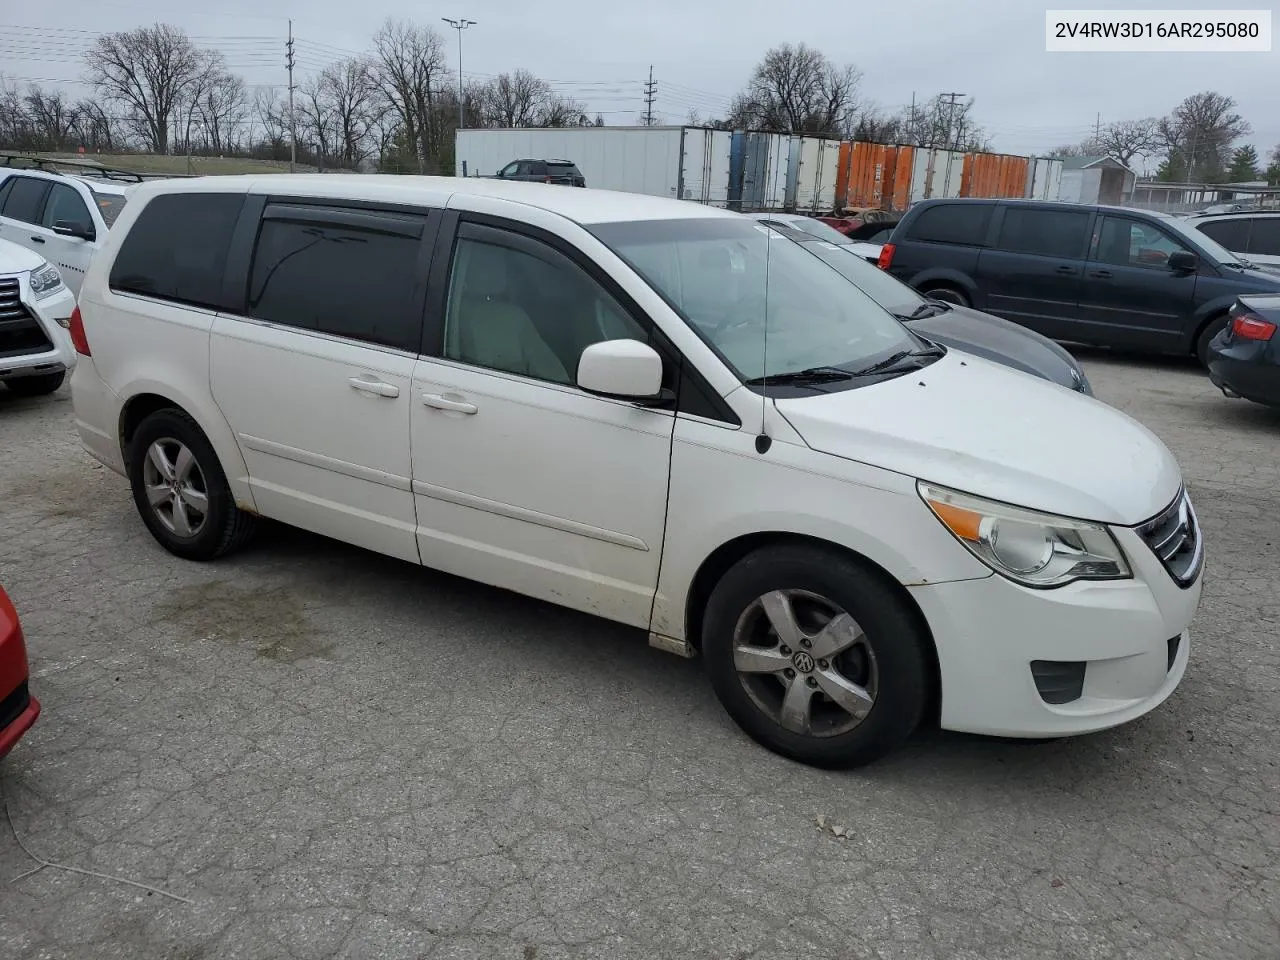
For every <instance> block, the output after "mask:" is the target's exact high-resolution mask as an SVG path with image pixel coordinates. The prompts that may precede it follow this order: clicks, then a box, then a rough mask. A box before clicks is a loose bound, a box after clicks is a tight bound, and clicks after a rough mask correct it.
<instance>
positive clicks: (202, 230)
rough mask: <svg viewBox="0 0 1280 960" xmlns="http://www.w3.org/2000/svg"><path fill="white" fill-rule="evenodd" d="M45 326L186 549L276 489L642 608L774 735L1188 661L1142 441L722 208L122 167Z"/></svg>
mask: <svg viewBox="0 0 1280 960" xmlns="http://www.w3.org/2000/svg"><path fill="white" fill-rule="evenodd" d="M353 277H358V278H359V281H360V282H358V283H354V282H352V278H353ZM72 331H73V334H74V338H75V342H76V344H77V349H78V350H79V351H80V353H81V359H80V362H79V363H78V364H77V365H76V369H75V373H74V375H73V378H72V399H73V401H74V407H75V418H76V424H77V427H78V429H79V432H80V437H81V439H82V441H83V442H84V445H85V447H86V449H87V450H88V451H89V452H90V453H91V454H92V455H93V456H95V457H97V458H98V459H99V460H101V461H102V462H103V463H104V464H106V465H107V466H108V467H109V468H110V469H112V470H114V471H117V472H119V473H121V474H123V475H125V476H127V477H128V478H129V483H130V487H131V490H132V493H133V499H134V503H135V505H136V507H137V509H138V511H139V514H140V516H141V518H142V522H143V523H144V524H145V525H146V527H147V529H148V530H149V531H150V532H151V534H152V535H153V536H154V537H155V538H156V540H157V541H158V542H159V543H160V544H161V545H162V546H163V547H164V548H165V549H167V550H169V551H170V552H171V553H173V554H175V555H176V556H179V557H184V558H188V559H193V560H208V559H211V558H213V557H217V556H219V555H221V554H224V553H226V552H228V551H229V550H231V549H232V548H234V547H236V546H238V545H240V544H242V543H243V542H244V541H245V540H246V538H247V537H248V535H249V534H250V533H251V531H252V529H253V524H254V520H255V518H256V517H258V516H265V517H270V518H273V519H275V520H278V521H283V522H285V523H290V524H294V525H297V526H299V527H303V528H306V529H309V530H312V531H314V532H316V533H319V534H323V535H326V536H331V537H336V538H338V539H340V540H344V541H347V542H349V543H353V544H357V545H359V546H363V547H366V548H369V549H372V550H376V551H379V552H382V553H384V554H387V555H390V556H393V557H399V558H401V559H404V560H407V561H409V562H412V563H422V564H426V565H428V566H431V567H434V568H437V569H440V570H444V571H448V572H450V573H453V574H455V575H460V576H463V577H468V578H471V579H474V580H479V581H483V582H485V583H489V584H493V585H495V586H498V587H504V588H507V589H510V590H514V591H517V592H519V593H524V594H528V595H529V596H532V597H537V598H541V599H543V600H547V601H550V602H553V603H558V604H562V605H564V606H567V607H572V608H574V609H577V610H583V611H589V612H591V613H593V614H595V615H598V616H602V617H605V618H607V619H610V620H614V621H617V622H619V623H622V624H627V625H630V626H633V627H638V628H639V629H641V630H644V631H647V632H648V636H649V640H650V643H652V644H653V645H654V646H656V647H659V648H661V649H664V650H668V651H671V652H674V653H679V654H682V655H685V656H692V655H694V653H695V652H696V651H700V652H701V655H702V658H703V660H704V662H705V664H706V667H707V670H708V672H709V674H710V678H711V683H712V686H713V688H714V689H715V691H716V693H717V694H718V695H719V697H720V699H721V702H722V703H723V704H724V706H725V708H726V709H727V711H728V712H729V714H730V715H731V716H732V717H733V718H734V720H735V721H736V722H737V723H738V724H739V725H740V726H741V727H742V728H743V729H744V730H746V731H747V732H748V733H749V734H750V735H751V736H752V737H754V738H756V739H757V740H758V741H760V742H761V743H763V744H765V745H766V746H768V747H769V748H771V749H773V750H776V751H778V752H779V753H781V754H784V755H786V756H789V757H793V758H795V759H797V760H802V761H805V762H808V763H813V764H819V765H828V766H842V765H851V764H858V763H865V762H867V761H869V760H871V759H873V758H875V757H877V756H880V755H881V754H883V753H884V752H886V751H887V750H889V749H891V748H892V747H893V746H894V745H895V744H898V743H900V742H901V741H902V740H903V739H904V738H905V737H906V736H908V735H909V734H910V732H911V731H912V729H913V728H914V727H916V725H917V724H918V723H919V722H920V721H921V719H922V718H923V717H925V716H926V715H929V716H930V717H940V721H941V723H942V725H943V726H944V727H947V728H949V729H956V730H967V731H972V732H979V733H992V734H1006V735H1015V736H1034V737H1043V736H1060V735H1066V734H1072V733H1083V732H1086V731H1091V730H1099V729H1103V728H1106V727H1111V726H1115V725H1117V724H1121V723H1125V722H1127V721H1129V720H1132V719H1134V718H1135V717H1138V716H1140V715H1142V714H1144V713H1146V712H1147V711H1149V710H1151V709H1153V708H1155V707H1156V706H1157V705H1158V704H1160V703H1161V702H1163V701H1164V700H1165V698H1167V697H1168V696H1169V695H1170V694H1171V693H1172V692H1173V690H1174V688H1175V687H1176V686H1177V685H1178V683H1179V682H1180V680H1181V679H1182V676H1183V674H1184V671H1185V670H1186V666H1187V662H1188V657H1189V634H1188V632H1187V627H1188V624H1189V623H1190V622H1191V619H1192V616H1193V615H1194V613H1195V610H1196V606H1197V604H1198V601H1199V597H1200V591H1201V576H1200V572H1201V564H1202V557H1203V548H1202V543H1201V538H1200V531H1199V527H1198V526H1197V524H1196V520H1195V513H1194V511H1193V510H1192V508H1191V504H1190V501H1189V500H1188V497H1187V494H1186V491H1185V490H1184V488H1183V483H1182V476H1181V472H1180V470H1179V468H1178V464H1177V462H1176V461H1175V460H1174V458H1173V456H1172V454H1170V452H1169V450H1168V448H1167V447H1165V445H1164V444H1163V443H1162V442H1161V441H1160V440H1159V439H1158V438H1157V437H1156V436H1155V435H1154V434H1152V433H1151V432H1150V431H1148V430H1147V429H1146V428H1144V427H1142V426H1141V425H1140V424H1138V423H1136V422H1135V421H1134V420H1132V419H1130V418H1129V417H1126V416H1124V415H1123V414H1121V413H1120V412H1118V411H1116V410H1113V409H1112V408H1110V407H1108V406H1106V405H1105V404H1101V403H1098V402H1096V401H1094V400H1092V399H1090V398H1088V397H1083V396H1080V395H1079V394H1076V393H1072V392H1071V391H1068V390H1063V389H1060V388H1059V387H1057V386H1056V385H1053V384H1050V383H1045V382H1043V381H1042V380H1039V379H1036V378H1033V377H1028V376H1025V375H1024V374H1021V373H1018V372H1016V371H1013V370H1009V369H1007V368H1005V367H1003V366H1000V365H998V364H994V363H991V362H989V361H986V360H983V359H981V358H979V357H972V356H966V355H964V354H962V353H960V352H958V351H951V352H948V351H946V350H945V348H940V347H937V346H935V345H933V344H930V343H928V342H927V341H925V340H924V339H922V338H920V337H918V336H916V335H915V334H913V333H912V332H911V331H910V329H909V328H908V327H907V326H904V325H903V324H901V323H899V322H898V320H897V319H896V318H894V317H893V316H892V315H891V314H890V313H888V312H887V311H885V310H883V309H882V308H881V307H880V306H879V305H878V304H877V303H876V302H875V300H873V299H871V298H870V297H867V296H866V295H864V294H862V293H861V292H860V291H857V290H855V289H853V288H852V287H851V286H850V285H849V283H848V281H846V280H845V279H844V278H843V277H841V276H840V275H839V274H838V273H837V272H836V271H834V270H831V269H830V268H829V267H827V266H826V265H825V264H824V263H822V262H821V261H819V260H818V259H817V258H816V257H814V256H812V255H811V254H809V253H806V252H805V251H804V250H803V249H801V247H800V246H799V245H798V244H794V243H780V242H778V241H777V239H776V238H774V237H772V236H771V235H770V233H769V232H767V231H763V230H761V229H760V226H759V224H756V223H753V222H751V221H750V220H748V219H746V218H744V217H742V216H740V215H738V214H736V213H732V212H729V211H726V210H720V209H716V208H713V207H709V206H705V205H702V204H695V203H687V202H683V201H679V200H673V199H662V198H654V197H645V196H638V195H632V194H626V193H621V192H611V191H605V190H598V191H597V190H591V191H588V190H583V191H582V192H578V191H577V190H546V189H543V188H542V187H540V186H535V185H532V184H521V183H501V182H498V181H495V180H489V179H478V178H477V179H465V178H421V177H406V178H396V179H395V180H394V183H392V182H391V181H388V180H385V179H373V178H368V177H359V176H341V175H334V176H293V177H291V176H275V177H249V178H236V177H218V178H204V179H197V180H189V181H169V182H163V183H151V184H143V185H140V186H139V187H138V188H137V189H136V192H135V193H134V195H133V196H132V197H131V198H130V202H129V205H128V206H127V207H126V208H125V211H124V213H123V214H122V215H121V218H120V220H119V221H118V223H117V225H116V227H115V229H113V230H112V232H111V234H110V235H109V236H108V238H107V243H106V246H105V247H104V249H103V251H102V253H101V255H100V256H98V257H97V258H95V259H94V261H93V263H92V264H91V265H90V267H89V273H88V275H87V276H86V278H85V283H84V287H83V288H82V290H81V296H80V306H79V308H78V310H77V312H76V314H75V316H74V317H73V320H72ZM766 344H767V347H766ZM318 411H322V412H323V415H317V412H318ZM349 642H352V643H359V642H361V640H360V638H359V637H353V638H350V641H349ZM485 642H488V643H498V642H501V638H497V637H494V638H490V639H488V640H486V641H485ZM583 642H588V641H587V640H586V639H585V638H584V639H583Z"/></svg>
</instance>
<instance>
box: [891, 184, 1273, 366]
mask: <svg viewBox="0 0 1280 960" xmlns="http://www.w3.org/2000/svg"><path fill="white" fill-rule="evenodd" d="M880 266H881V267H882V268H884V269H886V270H888V271H889V272H890V273H892V274H893V275H894V276H895V277H897V278H898V279H900V280H903V281H906V282H907V283H910V284H911V285H912V286H913V287H915V288H916V289H918V290H920V291H922V292H927V293H928V294H929V295H930V296H931V297H934V298H935V299H939V300H947V301H949V302H951V303H958V304H961V305H963V306H972V307H976V308H977V309H979V310H985V311H987V312H988V313H994V314H997V315H998V316H1002V317H1005V318H1007V319H1009V320H1013V321H1016V322H1017V323H1021V324H1023V325H1024V326H1027V327H1030V328H1031V329H1033V330H1035V331H1037V332H1038V333H1042V334H1044V335H1045V336H1047V337H1052V338H1053V339H1055V340H1069V341H1074V342H1077V343H1092V344H1099V345H1102V346H1109V347H1124V348H1128V349H1134V350H1144V351H1151V352H1156V353H1192V352H1194V353H1195V354H1196V355H1197V356H1199V357H1200V359H1201V361H1202V362H1204V361H1205V360H1206V359H1207V357H1208V349H1209V341H1211V340H1212V339H1213V338H1214V337H1215V336H1216V335H1217V333H1218V331H1219V330H1221V329H1222V328H1223V327H1224V326H1225V325H1226V323H1227V313H1228V311H1229V310H1230V309H1231V306H1232V304H1233V303H1234V302H1235V298H1236V297H1237V296H1238V295H1239V294H1242V293H1243V294H1248V293H1277V292H1280V276H1277V275H1276V274H1273V273H1268V272H1265V271H1262V270H1259V269H1256V268H1254V267H1253V265H1252V264H1249V263H1248V262H1246V261H1242V260H1240V258H1239V257H1237V256H1236V255H1235V254H1233V253H1231V252H1230V251H1228V250H1227V249H1226V248H1224V247H1223V246H1221V245H1220V244H1218V243H1217V242H1216V241H1214V240H1213V239H1212V238H1211V237H1208V236H1206V235H1205V234H1203V233H1201V232H1200V231H1198V230H1195V229H1193V228H1192V227H1191V226H1190V225H1189V224H1187V223H1186V221H1184V220H1180V219H1178V218H1176V217H1170V216H1167V215H1165V214H1162V213H1154V212H1152V211H1148V210H1132V209H1129V208H1127V207H1107V206H1089V205H1085V204H1077V203H1047V202H1041V201H1035V200H925V201H922V202H920V203H918V204H916V205H914V206H912V207H911V209H910V210H908V211H907V213H906V214H905V215H904V216H903V218H902V220H900V221H899V222H898V225H897V226H896V227H895V228H894V230H893V234H892V235H891V236H890V238H889V242H888V243H887V244H885V246H884V249H883V250H882V252H881V254H880Z"/></svg>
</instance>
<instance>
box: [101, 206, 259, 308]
mask: <svg viewBox="0 0 1280 960" xmlns="http://www.w3.org/2000/svg"><path fill="white" fill-rule="evenodd" d="M243 205H244V195H243V194H239V193H170V194H162V195H160V196H158V197H153V198H152V200H151V202H150V203H148V204H147V205H146V207H145V208H144V209H143V211H142V213H140V214H139V215H138V219H137V220H136V221H135V222H134V224H133V226H132V228H130V230H129V233H128V235H127V236H126V237H125V238H124V243H122V244H121V245H120V253H119V254H118V255H117V256H116V259H115V263H113V264H112V265H111V277H110V280H109V283H110V285H111V289H112V290H117V291H120V292H123V293H137V294H142V295H144V296H148V297H156V298H157V299H160V300H172V301H174V302H176V303H186V304H191V305H192V306H197V307H208V308H210V309H215V310H216V309H219V308H221V307H225V306H228V304H225V303H224V302H223V293H222V290H223V287H222V275H223V271H224V270H225V268H226V265H227V250H228V248H229V247H230V245H231V232H232V230H234V229H235V225H236V219H237V218H238V217H239V216H240V208H241V207H242V206H243Z"/></svg>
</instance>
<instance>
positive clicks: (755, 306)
mask: <svg viewBox="0 0 1280 960" xmlns="http://www.w3.org/2000/svg"><path fill="white" fill-rule="evenodd" d="M764 310H765V296H764V294H763V293H748V294H745V295H743V296H740V297H738V299H737V300H735V301H733V303H731V304H729V306H727V307H725V309H724V312H723V313H722V314H721V316H720V319H719V320H718V321H716V322H715V323H713V324H712V325H711V335H712V336H716V335H717V334H720V333H722V332H723V331H725V330H727V329H728V328H729V327H732V326H743V325H746V324H748V323H759V324H763V323H764ZM744 315H745V316H746V319H742V317H743V316H744Z"/></svg>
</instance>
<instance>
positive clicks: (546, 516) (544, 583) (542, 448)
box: [411, 222, 675, 627]
mask: <svg viewBox="0 0 1280 960" xmlns="http://www.w3.org/2000/svg"><path fill="white" fill-rule="evenodd" d="M440 249H441V250H445V249H447V248H445V247H441V248H440ZM437 276H438V277H440V278H441V279H440V282H441V283H446V282H447V294H445V293H444V291H443V290H442V291H440V294H441V295H440V297H439V299H438V300H437V297H436V295H435V293H434V292H433V295H432V302H433V303H437V302H438V303H440V304H442V309H443V317H442V320H443V323H442V324H439V326H440V327H441V328H442V332H441V334H440V336H439V340H440V341H441V342H439V343H437V344H436V345H435V350H434V353H435V354H437V355H436V356H435V357H432V358H427V357H424V358H423V359H422V360H421V361H420V362H419V365H418V367H417V369H416V371H415V372H414V378H413V404H412V406H413V410H412V413H411V416H412V420H413V444H412V447H413V492H414V498H415V501H416V503H417V516H418V545H419V549H420V551H421V554H422V562H423V563H424V564H426V565H427V566H431V567H436V568H438V569H442V570H447V571H449V572H451V573H455V574H459V575H461V576H464V577H468V578H470V579H474V580H480V581H483V582H486V583H491V584H495V585H497V586H501V587H506V588H507V589H510V590H515V591H518V592H520V593H524V594H528V595H530V596H534V597H539V598H542V599H545V600H550V601H552V602H555V603H559V604H563V605H565V606H569V607H574V608H576V609H579V610H585V611H589V612H592V613H598V614H600V615H602V616H605V617H608V618H609V619H613V620H618V621H621V622H624V623H628V624H631V625H634V626H641V627H643V626H646V625H647V624H648V623H649V615H650V610H651V607H652V601H653V594H654V590H655V587H656V584H657V578H658V566H659V562H660V559H661V554H662V539H663V533H664V528H665V522H666V507H667V480H668V471H669V466H670V459H671V437H672V430H673V426H674V422H675V418H674V414H673V412H672V411H670V410H657V409H647V408H644V407H640V406H637V405H635V404H633V403H627V402H622V401H617V400H610V399H606V398H602V397H598V396H592V395H591V394H588V393H585V392H583V391H582V390H580V389H579V388H578V387H577V386H575V380H576V373H577V365H578V358H579V357H580V356H581V353H582V350H583V349H584V348H585V347H587V346H588V345H590V344H591V343H595V342H598V341H601V340H612V339H623V338H631V339H639V340H646V339H648V334H647V323H643V322H641V320H639V319H637V317H636V316H635V315H634V313H632V312H631V311H630V310H629V309H627V308H625V307H624V306H623V305H622V304H621V303H620V300H619V298H618V297H616V296H615V295H614V294H613V293H611V292H610V290H609V289H607V283H608V282H607V280H605V279H604V278H603V277H602V276H600V275H595V276H593V275H592V273H591V272H589V270H588V269H587V267H586V264H585V261H584V260H581V259H579V257H578V255H577V254H575V253H574V252H573V251H572V250H571V249H567V248H559V249H557V247H556V246H553V245H552V244H551V243H550V242H547V241H544V240H540V239H535V238H534V237H532V236H530V235H528V234H526V233H524V232H521V231H520V230H519V228H517V227H514V226H513V227H512V228H510V229H506V228H498V227H495V226H491V225H490V226H482V225H479V224H474V223H467V222H463V223H462V224H461V226H460V227H459V229H458V231H457V236H456V239H455V241H454V243H453V250H452V259H451V261H450V263H449V265H448V272H447V274H446V273H445V271H444V270H443V269H442V270H441V271H440V272H439V273H438V274H437Z"/></svg>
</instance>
